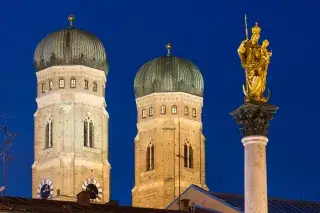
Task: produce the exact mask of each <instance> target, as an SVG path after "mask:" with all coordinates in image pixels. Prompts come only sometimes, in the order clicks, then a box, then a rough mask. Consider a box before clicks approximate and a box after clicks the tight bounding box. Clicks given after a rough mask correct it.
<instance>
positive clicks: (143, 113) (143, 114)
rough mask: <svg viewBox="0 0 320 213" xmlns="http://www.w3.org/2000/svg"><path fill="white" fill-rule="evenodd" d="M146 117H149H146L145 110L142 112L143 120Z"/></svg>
mask: <svg viewBox="0 0 320 213" xmlns="http://www.w3.org/2000/svg"><path fill="white" fill-rule="evenodd" d="M146 117H147V115H146V110H145V109H143V110H142V118H146Z"/></svg>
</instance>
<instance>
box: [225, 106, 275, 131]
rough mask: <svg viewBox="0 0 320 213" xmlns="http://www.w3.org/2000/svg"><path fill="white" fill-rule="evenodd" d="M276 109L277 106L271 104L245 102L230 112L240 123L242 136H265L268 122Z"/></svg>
mask: <svg viewBox="0 0 320 213" xmlns="http://www.w3.org/2000/svg"><path fill="white" fill-rule="evenodd" d="M277 110H278V107H277V106H275V105H271V104H263V105H258V104H252V103H246V104H243V105H241V106H240V107H239V108H238V109H236V110H235V111H233V112H231V113H230V114H231V116H232V117H233V118H234V119H235V120H236V121H237V123H238V124H239V125H240V131H241V132H242V134H243V136H251V135H263V136H266V135H267V133H268V126H269V122H270V121H271V120H272V119H273V117H274V114H275V113H276V111H277Z"/></svg>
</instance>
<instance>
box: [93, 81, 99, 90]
mask: <svg viewBox="0 0 320 213" xmlns="http://www.w3.org/2000/svg"><path fill="white" fill-rule="evenodd" d="M97 91H98V85H97V83H96V82H93V92H97Z"/></svg>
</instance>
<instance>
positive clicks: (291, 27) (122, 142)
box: [0, 0, 320, 205]
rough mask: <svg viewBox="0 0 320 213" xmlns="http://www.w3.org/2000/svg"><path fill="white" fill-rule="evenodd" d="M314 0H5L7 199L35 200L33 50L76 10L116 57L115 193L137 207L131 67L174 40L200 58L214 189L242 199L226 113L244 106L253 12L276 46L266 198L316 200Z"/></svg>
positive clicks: (318, 127)
mask: <svg viewBox="0 0 320 213" xmlns="http://www.w3.org/2000/svg"><path fill="white" fill-rule="evenodd" d="M319 4H320V3H319V2H318V1H313V2H312V1H309V0H304V1H292V0H291V1H290V0H269V1H246V0H242V1H239V0H232V1H231V0H223V1H213V0H197V1H190V0H161V1H160V0H158V1H156V0H153V1H150V0H137V1H132V0H126V1H124V0H108V1H107V0H100V1H98V0H90V1H80V0H78V1H75V0H74V1H71V0H70V1H66V0H55V1H43V0H32V1H25V0H19V1H5V3H4V2H1V7H0V8H1V9H0V20H1V23H0V26H1V33H0V41H1V48H0V64H1V67H0V73H1V83H0V91H1V104H0V112H3V111H7V112H14V113H15V114H16V116H15V117H14V118H12V119H10V120H9V122H8V124H9V127H10V129H11V130H12V131H15V132H17V133H18V137H17V138H16V140H15V141H14V145H13V146H12V147H11V148H10V152H11V153H12V154H13V156H14V162H12V163H10V164H9V172H8V175H9V178H10V181H9V184H8V185H9V186H8V194H9V195H12V196H23V197H30V196H31V165H32V162H33V133H34V131H33V114H34V112H35V111H36V103H35V98H36V75H35V71H34V69H33V52H34V49H35V47H36V45H37V44H38V42H39V41H40V40H41V39H42V38H43V37H44V36H45V35H46V34H48V33H50V32H52V31H55V30H57V29H60V28H63V27H67V26H68V21H67V16H68V15H69V14H70V13H72V14H74V15H75V16H76V22H75V26H76V27H78V28H81V29H84V30H87V31H90V32H92V33H95V34H96V35H97V36H98V37H99V38H100V39H101V40H102V41H103V43H104V45H105V48H106V50H107V53H108V56H109V64H110V72H109V75H108V80H107V90H106V99H107V110H108V112H109V114H110V131H109V135H110V141H109V144H110V162H111V165H112V170H111V174H112V177H111V187H112V192H111V194H112V199H118V200H120V203H121V204H122V205H130V204H131V189H132V187H133V183H134V175H133V174H134V167H133V159H134V150H133V148H134V145H133V139H134V137H135V135H136V106H135V99H134V93H133V80H134V77H135V74H136V72H137V70H138V69H139V67H140V66H141V65H142V64H143V63H145V62H146V61H148V60H150V59H152V58H155V57H157V56H160V55H164V54H165V53H166V50H165V48H164V46H165V44H166V43H167V42H168V41H170V42H172V44H173V50H172V53H173V55H177V56H180V57H185V58H188V59H190V60H191V61H193V62H194V63H195V64H197V66H198V67H199V68H200V70H201V71H202V74H203V76H204V81H205V95H204V108H203V124H204V134H205V136H206V138H207V143H206V145H207V146H206V152H207V159H206V169H207V184H208V186H209V188H210V189H211V190H212V191H215V192H226V193H236V194H242V193H243V185H244V184H243V182H244V180H243V179H244V176H243V175H244V174H243V153H244V152H243V146H242V144H241V142H240V140H241V135H240V132H239V131H238V126H237V125H236V123H235V121H234V120H233V119H232V117H231V116H230V115H229V112H231V111H232V110H234V109H235V108H236V107H238V106H239V105H240V104H242V101H243V95H242V89H241V86H242V84H243V83H244V71H243V70H242V68H241V66H240V61H239V58H238V55H237V51H236V50H237V48H238V45H239V43H240V42H241V40H242V39H244V37H245V36H244V21H243V15H244V13H248V22H249V26H252V25H253V24H254V22H255V21H258V22H259V23H260V25H261V27H262V39H264V38H267V39H268V40H269V41H270V47H271V49H272V51H273V56H272V60H271V65H270V66H269V72H268V82H267V83H268V85H267V86H268V88H269V89H270V90H271V102H272V103H273V104H276V105H278V106H279V107H280V110H279V111H278V113H277V115H276V117H275V119H274V120H273V122H272V126H271V127H270V129H269V130H270V133H269V139H270V142H269V144H268V145H267V163H268V193H269V196H272V197H281V198H288V199H304V200H320V183H319V180H320V167H319V162H320V155H319V149H320V140H319V135H318V133H319V132H320V124H319V121H320V116H319V113H318V112H319V109H318V108H319V103H320V100H319V92H320V88H319V82H320V81H319V77H320V69H319V65H318V64H319V61H320V60H319V55H320V54H319V50H320V42H319V39H318V38H319V36H320V28H319V20H320V15H319V12H318V8H319V7H320V5H319ZM1 123H3V120H1ZM2 144H3V141H1V145H2ZM1 169H2V167H1ZM0 174H2V170H1V173H0ZM0 181H2V177H0Z"/></svg>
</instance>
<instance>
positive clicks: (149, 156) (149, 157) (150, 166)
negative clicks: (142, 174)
mask: <svg viewBox="0 0 320 213" xmlns="http://www.w3.org/2000/svg"><path fill="white" fill-rule="evenodd" d="M151 170H154V144H153V143H152V141H151V142H150V143H149V145H148V147H147V152H146V171H151Z"/></svg>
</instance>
